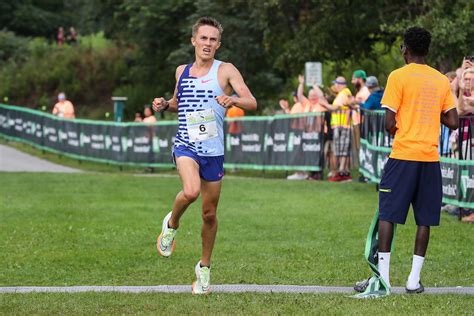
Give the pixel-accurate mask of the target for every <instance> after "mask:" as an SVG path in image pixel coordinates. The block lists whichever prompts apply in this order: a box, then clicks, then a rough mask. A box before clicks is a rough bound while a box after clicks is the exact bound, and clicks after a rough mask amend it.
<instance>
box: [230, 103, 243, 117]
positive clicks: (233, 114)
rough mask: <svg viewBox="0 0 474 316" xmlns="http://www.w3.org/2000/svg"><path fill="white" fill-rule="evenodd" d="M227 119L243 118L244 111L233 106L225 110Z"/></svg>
mask: <svg viewBox="0 0 474 316" xmlns="http://www.w3.org/2000/svg"><path fill="white" fill-rule="evenodd" d="M226 116H227V117H241V116H245V111H244V110H242V109H241V108H239V107H238V106H233V107H231V108H230V109H228V110H227V114H226Z"/></svg>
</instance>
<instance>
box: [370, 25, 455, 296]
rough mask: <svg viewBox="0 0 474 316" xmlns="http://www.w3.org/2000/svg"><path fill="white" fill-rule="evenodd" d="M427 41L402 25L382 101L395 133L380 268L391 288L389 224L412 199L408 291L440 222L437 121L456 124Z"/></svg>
mask: <svg viewBox="0 0 474 316" xmlns="http://www.w3.org/2000/svg"><path fill="white" fill-rule="evenodd" d="M430 42H431V34H430V33H429V32H428V31H427V30H425V29H423V28H420V27H412V28H409V29H407V30H406V32H405V34H404V35H403V44H402V46H401V52H402V54H403V57H404V59H405V62H406V65H405V66H404V67H402V68H399V69H396V70H394V71H393V72H392V73H391V74H390V76H389V78H388V82H387V88H386V90H385V93H384V96H383V98H382V102H381V103H382V107H384V108H385V128H386V130H387V131H389V132H390V133H391V134H394V135H395V138H394V141H393V146H392V152H391V154H390V158H389V160H388V162H387V164H386V165H385V168H384V171H383V175H382V179H381V182H380V190H379V212H380V213H379V233H378V236H379V247H378V270H379V272H380V275H381V277H382V278H383V280H384V281H385V283H386V284H387V286H389V287H390V279H389V270H390V248H391V243H392V238H393V230H394V228H393V226H394V225H393V224H394V223H396V224H404V223H405V220H406V217H407V214H408V209H409V207H410V204H412V206H413V211H414V215H415V221H416V225H417V226H418V229H417V232H416V239H415V249H414V255H413V261H412V269H411V272H410V275H409V276H408V280H407V283H406V292H407V293H421V292H423V291H424V287H423V285H422V283H421V281H420V272H421V268H422V266H423V261H424V259H425V254H426V249H427V247H428V241H429V236H430V227H431V226H438V225H439V221H440V211H439V210H440V208H441V199H442V183H441V170H440V165H439V154H438V139H439V134H440V121H441V123H443V124H444V125H446V126H447V127H449V128H451V129H456V128H457V127H458V115H457V111H456V107H455V103H454V99H453V96H452V94H451V90H450V85H449V80H448V78H447V77H446V76H444V75H443V74H441V73H440V72H438V71H437V70H435V69H433V68H431V67H430V66H428V65H427V64H426V56H427V55H428V51H429V46H430Z"/></svg>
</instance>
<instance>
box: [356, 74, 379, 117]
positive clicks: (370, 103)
mask: <svg viewBox="0 0 474 316" xmlns="http://www.w3.org/2000/svg"><path fill="white" fill-rule="evenodd" d="M365 85H366V87H367V88H368V89H369V91H370V95H369V97H368V98H367V101H365V102H364V103H362V105H361V107H362V108H363V109H365V110H381V109H382V104H381V103H380V102H381V101H382V97H383V92H384V90H383V88H381V87H379V81H378V80H377V78H376V77H374V76H370V77H367V80H366V81H365Z"/></svg>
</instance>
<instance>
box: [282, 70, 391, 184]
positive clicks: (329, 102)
mask: <svg viewBox="0 0 474 316" xmlns="http://www.w3.org/2000/svg"><path fill="white" fill-rule="evenodd" d="M298 83H299V84H298V87H297V89H296V92H294V93H293V105H292V106H290V104H289V102H288V101H287V100H285V99H282V100H280V102H279V104H280V107H281V109H282V111H283V113H285V114H300V113H308V112H323V113H324V119H323V120H322V121H321V125H322V128H323V129H324V135H325V137H324V140H325V144H324V155H325V157H326V158H327V159H326V161H327V162H328V168H329V170H330V171H329V174H328V180H329V181H333V182H345V181H351V180H352V176H351V172H350V168H351V160H357V152H358V150H359V147H360V145H359V144H360V124H361V121H362V117H361V111H360V109H367V110H379V109H381V104H380V100H381V99H382V96H383V88H382V87H380V86H379V83H378V80H377V78H376V77H375V76H370V77H367V74H366V72H365V71H364V70H361V69H359V70H356V71H354V73H353V75H352V80H351V83H352V86H353V88H354V92H355V93H354V94H353V93H352V91H351V90H350V89H349V87H348V83H347V81H346V78H344V77H343V76H338V77H336V78H335V79H334V80H333V81H332V83H331V87H330V89H329V90H328V91H327V93H323V91H322V90H321V88H320V87H319V86H317V85H315V86H313V87H311V89H309V91H308V96H305V95H304V83H305V78H304V76H302V75H300V76H299V77H298ZM321 178H322V175H321V173H310V174H306V173H305V172H303V171H298V172H295V173H294V174H291V175H289V176H288V177H287V179H288V180H304V179H312V180H319V179H321Z"/></svg>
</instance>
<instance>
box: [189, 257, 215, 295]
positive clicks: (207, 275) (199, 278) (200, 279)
mask: <svg viewBox="0 0 474 316" xmlns="http://www.w3.org/2000/svg"><path fill="white" fill-rule="evenodd" d="M194 271H195V272H196V281H194V282H193V286H192V288H193V294H209V293H211V288H210V285H211V268H209V267H201V261H199V262H198V263H197V264H196V267H195V268H194Z"/></svg>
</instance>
